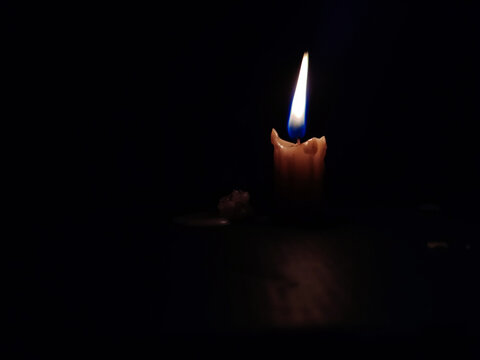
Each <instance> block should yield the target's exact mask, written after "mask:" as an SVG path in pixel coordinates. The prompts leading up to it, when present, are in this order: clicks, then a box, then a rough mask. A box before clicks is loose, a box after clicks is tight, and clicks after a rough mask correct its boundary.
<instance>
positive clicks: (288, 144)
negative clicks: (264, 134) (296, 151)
mask: <svg viewBox="0 0 480 360" xmlns="http://www.w3.org/2000/svg"><path fill="white" fill-rule="evenodd" d="M271 141H272V144H273V145H277V146H279V147H282V148H296V147H299V146H308V144H309V143H311V142H312V141H320V142H324V143H325V145H326V144H327V139H326V138H325V136H322V137H321V138H318V137H312V138H310V139H308V140H307V141H304V142H302V143H300V144H297V143H292V142H290V141H286V140H283V139H282V138H281V137H280V136H279V135H278V132H277V130H275V129H274V128H272V134H271Z"/></svg>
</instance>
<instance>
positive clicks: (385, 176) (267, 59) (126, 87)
mask: <svg viewBox="0 0 480 360" xmlns="http://www.w3.org/2000/svg"><path fill="white" fill-rule="evenodd" d="M11 12H12V13H13V14H14V16H13V19H14V20H13V21H11V23H10V24H11V26H10V27H11V28H10V29H9V30H12V31H11V33H12V34H13V37H11V39H12V44H13V47H14V49H13V51H12V52H11V53H12V55H13V57H12V59H13V64H14V67H13V69H15V70H16V71H15V72H14V77H15V81H14V86H13V87H14V89H12V90H17V91H18V93H19V94H20V95H21V96H24V97H23V98H20V99H22V100H20V101H19V104H18V106H17V107H16V112H17V113H20V114H21V113H22V112H24V111H26V114H25V116H24V117H23V118H22V116H20V114H17V117H19V118H20V119H19V123H20V124H21V125H20V126H21V131H22V133H23V132H24V133H26V134H25V135H26V136H25V137H26V138H27V139H28V140H29V141H30V145H32V144H34V145H33V146H32V147H31V148H32V150H34V151H31V150H29V151H27V153H26V155H27V158H28V160H32V157H33V159H34V161H33V162H34V165H36V168H35V170H34V171H33V172H32V174H31V175H32V178H31V179H32V180H33V181H32V182H30V183H29V186H27V188H31V186H33V187H35V188H36V189H35V191H34V193H36V194H39V193H42V194H44V195H46V194H48V193H51V194H48V195H46V197H47V198H48V199H50V202H51V203H52V206H53V207H68V208H69V209H70V210H72V211H76V210H78V211H80V212H83V211H84V210H85V209H91V208H100V207H111V206H113V207H117V206H126V207H129V206H150V207H157V208H158V209H162V210H163V211H165V212H166V213H167V214H172V213H182V212H188V211H189V210H191V209H205V208H210V207H213V208H214V207H215V204H216V202H217V201H218V198H219V197H220V196H223V195H225V194H227V193H229V192H230V191H231V190H233V189H234V188H241V189H244V190H248V191H250V192H251V193H252V200H253V201H255V200H256V201H258V202H259V203H262V205H265V203H268V202H269V196H270V195H268V194H269V191H270V190H269V189H271V172H272V147H271V144H270V140H269V137H270V131H271V128H272V127H274V128H276V129H277V130H278V131H279V134H280V136H281V137H283V138H285V139H288V135H287V132H286V123H287V118H288V112H289V107H290V102H291V97H292V94H293V90H294V86H295V81H296V77H297V75H298V69H299V66H300V61H301V57H302V54H303V52H304V51H309V52H310V74H309V104H308V119H307V122H308V125H307V133H306V136H305V139H308V138H310V137H312V136H317V137H320V136H322V135H325V136H326V138H327V142H328V146H329V148H328V155H327V170H328V184H329V196H330V198H331V203H332V204H335V205H341V206H343V205H345V204H347V205H351V206H360V207H363V206H411V207H416V206H418V205H419V204H421V203H434V204H436V205H439V206H441V207H443V208H444V209H448V210H449V211H452V212H454V213H457V212H466V213H468V212H471V211H472V210H475V209H476V203H477V201H478V194H479V191H478V187H477V183H478V180H479V170H478V168H479V166H478V155H479V150H478V147H477V146H476V132H475V130H474V129H475V126H476V119H478V103H477V96H478V71H477V61H476V57H475V56H476V52H477V47H478V41H477V35H478V26H477V24H476V23H475V11H474V9H473V8H472V7H471V6H469V5H467V4H466V3H463V2H445V3H435V4H433V3H432V4H417V3H415V2H406V3H388V4H383V3H381V4H377V3H374V2H365V1H362V2H353V1H340V2H328V1H327V2H318V3H317V4H316V5H311V4H305V3H302V2H299V3H289V4H283V3H282V4H273V3H271V4H262V5H259V4H255V3H242V4H223V5H218V4H206V3H203V4H197V5H190V4H189V5H187V4H180V3H179V4H178V5H174V6H172V5H170V6H165V7H164V6H160V5H158V6H150V7H143V6H130V5H116V6H111V7H110V6H102V7H97V6H80V5H79V6H78V7H75V6H69V7H65V8H61V7H58V6H52V7H51V8H44V7H41V8H38V9H31V8H29V9H12V10H11ZM10 20H11V19H10ZM17 20H18V21H17ZM13 93H15V92H14V91H13ZM30 136H31V140H30ZM29 149H30V148H29ZM21 151H25V150H24V149H22V150H21ZM37 157H38V158H37ZM37 190H38V191H37ZM56 202H59V203H58V204H57V203H56ZM466 209H467V210H466ZM61 212H62V211H61Z"/></svg>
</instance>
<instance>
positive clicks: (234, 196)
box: [217, 190, 252, 220]
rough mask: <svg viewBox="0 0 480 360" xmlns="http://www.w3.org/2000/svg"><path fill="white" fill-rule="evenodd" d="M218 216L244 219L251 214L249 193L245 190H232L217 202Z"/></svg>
mask: <svg viewBox="0 0 480 360" xmlns="http://www.w3.org/2000/svg"><path fill="white" fill-rule="evenodd" d="M217 207H218V211H219V212H220V216H222V217H224V218H227V219H229V220H241V219H245V218H246V217H248V216H249V215H251V214H252V207H251V206H250V194H249V193H248V192H247V191H241V190H233V192H232V193H231V194H229V195H227V196H224V197H222V198H221V199H220V201H219V202H218V206H217Z"/></svg>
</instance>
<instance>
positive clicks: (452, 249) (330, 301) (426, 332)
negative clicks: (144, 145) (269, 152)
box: [13, 212, 480, 339]
mask: <svg viewBox="0 0 480 360" xmlns="http://www.w3.org/2000/svg"><path fill="white" fill-rule="evenodd" d="M161 219H162V217H161V216H159V214H157V213H155V212H144V213H135V212H129V213H123V212H110V213H109V212H103V213H98V214H97V215H96V216H93V217H89V218H85V219H76V220H74V221H70V222H65V223H64V225H63V226H62V227H61V228H58V229H56V230H55V233H52V237H51V238H50V239H46V240H45V241H42V242H39V243H37V244H36V245H35V246H34V247H32V248H29V249H28V250H27V249H24V252H23V256H22V257H21V258H19V259H17V260H19V261H18V262H17V265H16V266H17V270H16V271H17V273H16V275H15V276H16V279H17V280H20V279H21V281H18V282H16V285H15V286H16V293H17V294H18V300H17V301H16V307H15V309H16V310H15V311H14V312H13V316H14V318H15V322H16V325H17V327H18V328H17V329H16V331H17V332H18V333H19V334H23V335H25V334H27V335H28V334H30V335H32V334H35V333H37V332H45V331H46V329H47V328H48V329H50V330H52V331H53V332H54V333H57V334H75V336H76V337H80V338H81V337H82V336H113V337H115V336H119V337H122V336H127V337H128V336H133V337H144V336H146V337H151V336H177V335H179V336H181V335H182V334H187V335H189V336H196V335H201V336H209V335H219V334H227V335H228V334H231V335H233V336H235V335H238V334H240V335H247V336H248V335H252V334H253V335H254V336H256V335H258V336H262V334H270V335H271V334H279V335H281V334H289V335H288V336H295V334H306V333H308V334H317V335H319V334H320V335H322V336H334V337H336V338H337V339H343V338H345V337H350V338H355V337H359V336H360V337H363V336H373V337H389V336H392V337H395V336H400V337H402V336H416V337H419V338H424V337H428V338H431V337H436V336H455V337H465V338H471V337H475V336H478V321H479V311H478V303H479V300H480V299H479V295H478V291H477V288H478V279H477V277H476V274H477V273H478V268H479V265H478V261H477V257H478V245H479V243H478V241H477V240H476V239H475V237H474V234H475V228H474V227H473V226H471V224H470V225H469V224H467V223H465V222H462V221H457V220H453V219H445V218H444V217H441V216H439V215H433V216H432V215H428V214H427V215H425V214H417V213H412V214H410V215H408V216H407V215H405V214H403V215H401V216H399V215H398V213H386V212H380V213H379V212H364V213H363V212H362V215H361V216H357V217H350V218H349V217H341V216H340V217H335V216H334V217H331V218H330V219H328V220H327V221H323V222H322V223H320V224H317V225H315V226H314V225H311V224H282V223H275V222H273V221H271V220H268V219H267V220H265V219H262V220H258V219H257V220H258V221H250V222H247V223H242V224H232V225H228V226H224V227H211V228H197V227H185V226H181V225H177V224H175V223H174V222H172V221H171V220H170V219H167V220H166V221H165V218H163V220H161ZM432 242H439V243H440V247H436V248H430V247H429V246H428V244H429V243H430V244H432ZM437 245H438V244H437ZM444 246H447V247H444ZM23 335H22V336H23ZM320 335H319V336H320ZM286 336H287V335H286ZM312 336H313V335H312Z"/></svg>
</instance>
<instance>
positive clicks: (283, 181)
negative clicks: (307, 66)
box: [271, 129, 327, 205]
mask: <svg viewBox="0 0 480 360" xmlns="http://www.w3.org/2000/svg"><path fill="white" fill-rule="evenodd" d="M271 141H272V144H273V158H274V168H275V186H276V189H277V193H278V194H279V195H280V196H281V200H282V201H286V202H287V204H305V205H308V204H315V203H317V202H318V201H319V200H320V198H321V195H322V188H323V175H324V171H325V155H326V153H327V142H326V140H325V136H323V137H321V138H311V139H310V140H307V141H305V142H304V143H297V144H294V143H291V142H288V141H285V140H282V139H281V138H280V137H279V136H278V133H277V132H276V131H275V129H272V134H271Z"/></svg>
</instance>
